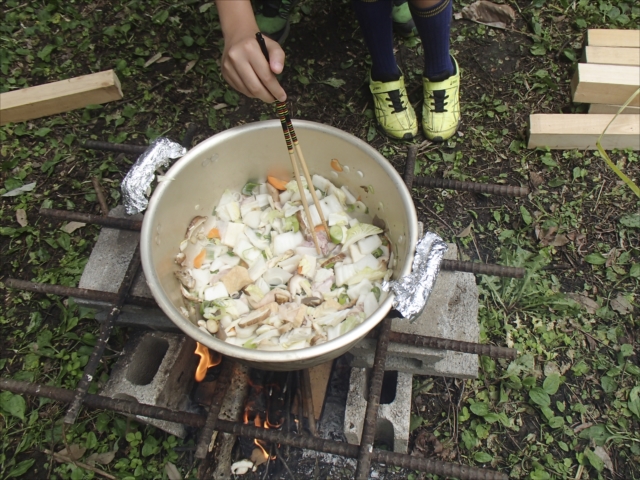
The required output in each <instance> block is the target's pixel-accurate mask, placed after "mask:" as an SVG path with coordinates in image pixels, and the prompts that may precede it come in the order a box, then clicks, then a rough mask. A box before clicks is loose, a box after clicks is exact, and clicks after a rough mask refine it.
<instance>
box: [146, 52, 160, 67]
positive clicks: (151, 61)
mask: <svg viewBox="0 0 640 480" xmlns="http://www.w3.org/2000/svg"><path fill="white" fill-rule="evenodd" d="M160 57H162V52H158V53H156V54H155V55H154V56H153V57H151V58H150V59H149V60H147V61H146V62H145V64H144V66H145V68H146V67H148V66H149V65H153V64H154V63H155V62H157V61H158V60H159V59H160Z"/></svg>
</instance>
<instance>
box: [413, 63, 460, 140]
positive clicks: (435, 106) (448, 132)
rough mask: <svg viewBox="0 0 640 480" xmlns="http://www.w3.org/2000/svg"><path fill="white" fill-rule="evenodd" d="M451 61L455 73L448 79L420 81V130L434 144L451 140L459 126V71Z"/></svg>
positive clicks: (424, 79) (424, 78)
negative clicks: (421, 93) (422, 99)
mask: <svg viewBox="0 0 640 480" xmlns="http://www.w3.org/2000/svg"><path fill="white" fill-rule="evenodd" d="M451 59H452V60H453V66H454V68H455V73H454V74H453V75H451V76H450V77H449V78H447V79H446V80H442V81H440V82H431V81H429V79H428V78H426V77H423V79H422V85H423V89H422V90H423V92H424V103H423V104H422V130H423V131H424V134H425V136H426V137H427V138H428V139H429V140H433V141H434V142H443V141H445V140H447V139H449V138H451V137H452V136H453V134H454V133H456V130H457V129H458V125H459V124H460V69H459V68H458V63H457V62H456V60H455V59H454V58H453V57H451Z"/></svg>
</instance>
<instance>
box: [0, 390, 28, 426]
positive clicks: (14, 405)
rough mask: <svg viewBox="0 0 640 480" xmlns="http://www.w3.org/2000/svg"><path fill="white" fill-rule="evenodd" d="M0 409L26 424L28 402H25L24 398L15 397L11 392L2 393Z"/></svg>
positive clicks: (0, 395)
mask: <svg viewBox="0 0 640 480" xmlns="http://www.w3.org/2000/svg"><path fill="white" fill-rule="evenodd" d="M0 408H2V410H4V411H5V412H7V413H9V414H11V415H13V416H14V417H18V418H19V419H20V420H22V421H23V422H24V412H25V411H26V409H27V402H25V401H24V398H22V397H21V396H20V395H14V394H13V393H11V392H2V393H0Z"/></svg>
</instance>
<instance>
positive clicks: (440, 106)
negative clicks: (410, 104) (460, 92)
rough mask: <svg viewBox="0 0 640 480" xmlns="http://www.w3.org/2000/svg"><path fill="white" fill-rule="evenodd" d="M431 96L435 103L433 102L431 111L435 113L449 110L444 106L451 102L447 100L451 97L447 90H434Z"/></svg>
mask: <svg viewBox="0 0 640 480" xmlns="http://www.w3.org/2000/svg"><path fill="white" fill-rule="evenodd" d="M431 98H432V99H433V103H431V105H430V106H431V111H432V112H435V113H444V112H446V111H447V109H446V108H444V107H445V106H446V105H448V104H449V102H445V100H447V99H448V98H449V95H447V92H446V90H434V91H433V92H432V95H431Z"/></svg>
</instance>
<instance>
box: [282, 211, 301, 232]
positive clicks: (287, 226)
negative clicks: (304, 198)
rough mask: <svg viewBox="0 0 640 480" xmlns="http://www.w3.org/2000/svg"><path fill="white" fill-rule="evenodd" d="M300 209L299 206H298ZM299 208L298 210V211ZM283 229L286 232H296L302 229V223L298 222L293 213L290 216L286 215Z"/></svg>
mask: <svg viewBox="0 0 640 480" xmlns="http://www.w3.org/2000/svg"><path fill="white" fill-rule="evenodd" d="M298 210H299V208H298ZM298 210H296V212H297V211H298ZM294 213H295V212H294ZM282 229H283V230H284V231H285V232H294V233H295V232H297V231H298V230H300V223H299V222H298V219H297V218H296V217H295V216H294V215H293V214H291V216H290V217H285V218H284V225H283V227H282Z"/></svg>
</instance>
